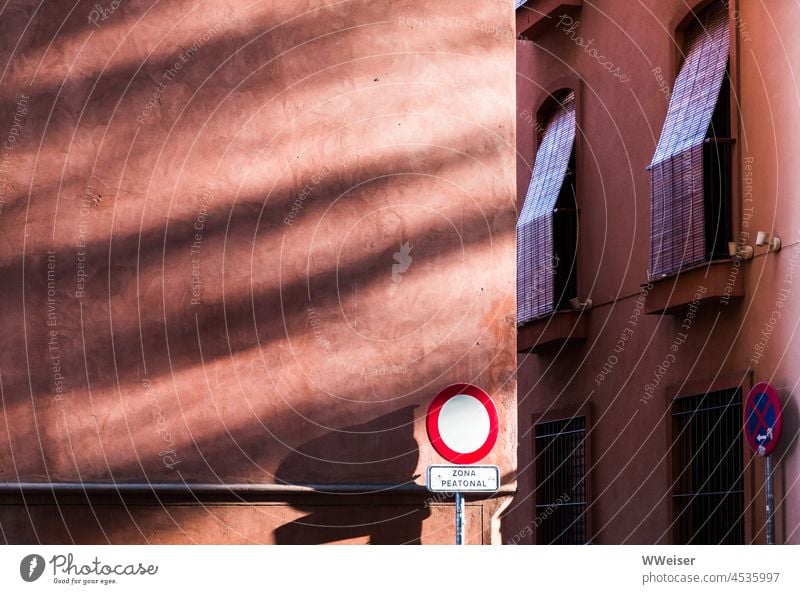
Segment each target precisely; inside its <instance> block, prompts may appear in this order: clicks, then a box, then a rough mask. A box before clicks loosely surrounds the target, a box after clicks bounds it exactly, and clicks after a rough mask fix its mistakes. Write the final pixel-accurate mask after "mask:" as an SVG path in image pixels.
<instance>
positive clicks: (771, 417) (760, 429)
mask: <svg viewBox="0 0 800 594" xmlns="http://www.w3.org/2000/svg"><path fill="white" fill-rule="evenodd" d="M782 429H783V419H782V416H781V399H780V396H779V395H778V391H777V390H776V389H775V388H774V387H772V386H771V385H769V384H768V383H766V382H761V383H759V384H756V385H755V386H753V389H752V390H750V393H749V394H748V395H747V400H745V403H744V435H745V438H746V439H747V443H748V444H750V447H751V448H752V449H753V451H754V452H755V453H756V454H758V455H759V456H769V455H770V454H771V453H772V452H774V451H775V448H776V447H777V446H778V440H779V439H780V437H781V430H782Z"/></svg>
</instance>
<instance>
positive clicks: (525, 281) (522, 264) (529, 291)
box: [517, 92, 575, 323]
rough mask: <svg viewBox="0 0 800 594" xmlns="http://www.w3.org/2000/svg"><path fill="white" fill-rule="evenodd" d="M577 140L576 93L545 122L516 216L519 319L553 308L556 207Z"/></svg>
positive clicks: (569, 96) (543, 313) (542, 313)
mask: <svg viewBox="0 0 800 594" xmlns="http://www.w3.org/2000/svg"><path fill="white" fill-rule="evenodd" d="M574 142H575V94H574V93H573V92H570V93H569V94H568V95H566V96H565V97H564V98H563V99H562V101H561V102H560V106H559V108H558V109H556V110H555V112H554V113H553V115H552V116H551V117H550V118H549V119H548V121H547V122H546V123H545V127H544V134H543V135H542V142H541V144H540V145H539V150H538V151H537V152H536V160H535V161H534V165H533V174H532V176H531V183H530V186H528V193H527V195H526V196H525V202H524V204H523V206H522V213H521V214H520V216H519V220H518V221H517V322H518V323H524V322H527V321H529V320H531V319H533V318H536V317H539V316H542V315H546V314H548V313H550V312H552V311H553V308H554V303H555V296H554V294H553V286H554V283H553V277H554V272H555V263H554V253H553V210H554V209H555V206H556V201H557V200H558V194H559V192H560V191H561V186H562V185H563V183H564V176H565V175H566V173H567V167H568V166H569V158H570V154H571V153H572V147H573V144H574Z"/></svg>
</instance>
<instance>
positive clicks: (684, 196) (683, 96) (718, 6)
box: [648, 2, 731, 279]
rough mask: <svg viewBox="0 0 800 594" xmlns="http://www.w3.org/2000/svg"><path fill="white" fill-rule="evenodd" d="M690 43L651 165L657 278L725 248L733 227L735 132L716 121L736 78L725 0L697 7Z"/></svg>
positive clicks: (653, 269)
mask: <svg viewBox="0 0 800 594" xmlns="http://www.w3.org/2000/svg"><path fill="white" fill-rule="evenodd" d="M685 48H686V49H685V60H684V62H683V66H682V67H681V69H680V72H679V74H678V78H677V80H676V81H675V85H674V88H673V92H672V97H671V99H670V103H669V108H668V110H667V117H666V120H665V122H664V127H663V129H662V131H661V137H660V139H659V141H658V145H657V147H656V152H655V155H654V156H653V159H652V162H651V163H650V166H649V167H648V169H649V170H650V174H651V213H650V278H651V279H658V278H662V277H664V276H669V275H672V274H675V273H677V272H680V271H681V270H682V269H685V268H687V267H689V266H693V265H695V264H700V263H702V262H705V261H707V260H710V259H712V258H714V257H717V256H719V255H720V253H721V250H724V246H725V245H726V244H727V239H728V236H727V235H728V234H729V233H730V226H731V225H730V221H729V219H730V204H729V203H730V196H729V184H726V183H725V179H724V178H725V176H726V175H727V174H728V173H727V171H728V169H726V166H725V165H726V163H725V160H726V159H729V154H730V153H729V150H728V151H726V150H725V149H726V148H729V147H727V146H726V142H727V141H729V139H724V138H719V136H720V132H719V130H714V126H713V125H712V121H713V119H715V117H716V119H719V118H718V115H719V114H718V112H719V111H720V110H718V109H717V104H718V102H719V101H721V100H726V101H727V96H725V95H726V94H725V93H722V95H723V97H722V98H721V97H720V96H721V91H722V90H723V87H724V85H726V84H727V83H728V78H727V66H728V54H729V51H730V42H729V26H728V12H727V9H726V7H725V5H724V4H723V3H722V2H715V3H714V4H712V5H711V6H709V7H708V8H706V9H705V10H704V11H703V12H701V13H699V14H697V15H696V19H695V22H694V23H693V24H692V26H691V27H690V28H689V29H688V30H687V32H686V46H685ZM722 111H725V110H722ZM715 112H717V116H715ZM727 117H728V119H729V117H730V116H727ZM723 119H724V118H723ZM724 135H727V132H726V133H725V134H724ZM725 192H727V193H728V195H727V196H725V195H724V193H725Z"/></svg>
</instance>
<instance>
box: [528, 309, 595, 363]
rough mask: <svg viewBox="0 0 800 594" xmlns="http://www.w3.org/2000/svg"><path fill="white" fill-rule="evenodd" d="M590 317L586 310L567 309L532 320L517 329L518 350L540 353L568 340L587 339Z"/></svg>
mask: <svg viewBox="0 0 800 594" xmlns="http://www.w3.org/2000/svg"><path fill="white" fill-rule="evenodd" d="M588 317H589V316H588V313H587V312H585V311H573V310H567V311H557V312H555V313H553V314H552V315H550V316H547V317H543V318H538V319H535V320H531V321H530V322H528V323H526V324H525V325H524V326H520V328H519V329H518V330H517V352H518V353H538V352H540V351H542V350H545V349H548V348H552V347H556V346H560V345H562V344H564V343H566V342H572V341H581V340H585V339H586V327H587V323H586V322H587V319H588Z"/></svg>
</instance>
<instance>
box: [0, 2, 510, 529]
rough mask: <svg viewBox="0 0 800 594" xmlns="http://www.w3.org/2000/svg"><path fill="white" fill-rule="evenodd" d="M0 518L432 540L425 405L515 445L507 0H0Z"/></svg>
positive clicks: (482, 513) (473, 511) (486, 525)
mask: <svg viewBox="0 0 800 594" xmlns="http://www.w3.org/2000/svg"><path fill="white" fill-rule="evenodd" d="M0 10H1V11H2V12H1V14H0V132H2V143H3V148H2V149H0V192H1V193H0V198H2V200H0V226H2V233H0V244H1V245H0V259H2V264H1V265H2V267H3V269H4V278H5V282H4V285H3V287H4V288H3V290H2V291H1V292H0V311H2V312H3V332H2V335H1V336H0V382H1V383H0V385H1V387H2V390H1V391H0V394H1V395H2V415H1V416H0V426H2V437H0V503H2V505H0V541H2V542H8V543H16V544H27V543H37V542H42V543H49V544H59V543H106V542H112V543H323V542H326V543H327V542H357V543H366V542H371V543H406V542H411V543H413V542H422V543H447V542H451V541H452V540H453V538H454V535H453V512H454V510H453V502H452V498H450V497H447V496H442V497H439V496H433V495H431V494H429V493H428V492H427V491H426V490H425V488H424V481H425V478H424V475H425V468H426V466H427V465H428V464H431V463H441V462H442V461H443V460H442V459H441V458H440V457H439V456H438V455H437V454H436V453H435V452H434V450H433V449H432V448H431V447H430V444H429V442H428V438H427V436H426V433H425V424H424V418H425V412H426V408H427V406H428V403H429V402H430V401H431V400H432V399H433V397H434V396H435V395H436V393H437V392H439V390H441V389H442V388H444V387H445V386H447V385H449V384H453V383H456V382H469V383H474V384H477V385H479V386H481V387H482V388H483V389H485V390H486V391H487V392H488V393H490V394H491V395H492V397H493V399H494V402H495V404H496V406H497V408H498V412H499V414H500V417H501V419H502V426H501V428H500V435H499V439H498V442H497V446H496V447H495V448H494V450H493V451H492V453H491V454H490V455H489V457H487V458H486V460H485V462H486V463H489V464H497V465H498V466H499V467H500V469H501V473H502V477H503V481H504V484H505V485H506V486H505V487H504V488H503V489H501V491H500V492H498V493H497V494H495V495H493V496H490V497H484V498H476V499H470V500H469V501H468V502H467V540H468V542H470V543H489V542H500V541H501V540H502V535H501V529H500V523H499V522H500V520H499V517H500V512H501V510H502V508H503V506H505V505H507V504H508V503H509V502H510V496H511V492H512V491H513V488H514V483H513V480H514V476H515V472H516V467H517V465H516V443H517V435H516V426H517V423H516V411H517V402H516V385H515V382H516V348H515V335H516V329H515V319H516V318H515V295H514V269H515V265H514V261H515V254H514V245H515V231H514V229H515V221H516V214H515V183H516V180H515V150H516V147H515V136H514V134H515V115H514V101H513V96H514V85H515V50H514V46H515V33H514V13H513V11H512V10H511V7H510V6H509V2H508V0H489V1H486V0H475V1H470V2H459V3H443V2H423V1H421V0H401V1H397V0H392V1H389V0H380V1H376V0H353V1H349V2H334V1H328V0H303V1H292V2H285V1H281V0H269V1H266V2H257V3H252V2H243V1H239V0H232V1H228V2H223V3H205V2H191V1H190V2H161V3H155V4H153V3H147V2H133V1H132V2H127V1H122V2H116V1H115V2H102V0H100V1H99V2H95V1H94V0H92V1H91V2H90V1H88V0H87V1H85V2H83V1H82V2H79V3H77V4H75V3H65V2H49V3H45V4H42V5H41V6H38V5H35V4H32V3H26V2H16V1H12V2H10V3H7V4H6V5H5V6H4V7H3V8H2V9H0Z"/></svg>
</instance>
